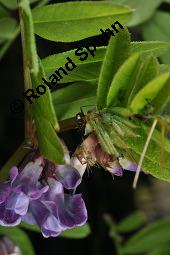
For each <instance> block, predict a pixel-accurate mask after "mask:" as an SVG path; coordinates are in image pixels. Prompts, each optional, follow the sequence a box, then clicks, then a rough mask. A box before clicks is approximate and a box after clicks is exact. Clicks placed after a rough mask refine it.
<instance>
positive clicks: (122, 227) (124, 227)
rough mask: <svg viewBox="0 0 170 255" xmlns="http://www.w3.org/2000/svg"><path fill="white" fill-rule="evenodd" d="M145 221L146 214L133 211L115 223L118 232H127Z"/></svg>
mask: <svg viewBox="0 0 170 255" xmlns="http://www.w3.org/2000/svg"><path fill="white" fill-rule="evenodd" d="M145 222H146V216H145V214H144V213H142V212H134V213H133V214H131V215H129V216H128V217H127V218H125V219H123V220H121V222H119V223H118V225H117V231H118V232H119V233H128V232H131V231H134V230H136V229H138V228H140V227H141V226H142V225H144V223H145Z"/></svg>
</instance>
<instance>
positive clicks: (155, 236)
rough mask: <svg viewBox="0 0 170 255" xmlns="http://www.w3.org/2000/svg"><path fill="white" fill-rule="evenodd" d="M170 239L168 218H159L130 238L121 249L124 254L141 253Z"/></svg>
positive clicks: (164, 243)
mask: <svg viewBox="0 0 170 255" xmlns="http://www.w3.org/2000/svg"><path fill="white" fill-rule="evenodd" d="M169 241H170V219H169V218H167V219H161V220H159V221H157V222H156V223H153V224H150V225H149V226H147V227H145V228H144V229H142V230H141V231H139V232H138V233H137V234H135V235H134V236H133V237H132V238H130V239H129V240H128V241H127V242H126V244H125V246H124V249H123V252H124V253H125V254H135V255H136V254H138V253H139V254H141V253H145V254H146V252H149V251H152V250H153V249H155V248H156V247H157V248H159V247H160V245H162V244H163V245H166V242H169Z"/></svg>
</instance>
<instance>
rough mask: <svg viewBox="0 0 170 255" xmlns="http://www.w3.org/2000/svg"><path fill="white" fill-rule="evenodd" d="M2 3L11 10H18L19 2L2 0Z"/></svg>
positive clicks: (0, 1) (0, 0)
mask: <svg viewBox="0 0 170 255" xmlns="http://www.w3.org/2000/svg"><path fill="white" fill-rule="evenodd" d="M0 3H1V4H3V5H4V6H6V7H7V8H9V9H16V8H17V0H0Z"/></svg>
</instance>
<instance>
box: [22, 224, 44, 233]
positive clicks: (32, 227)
mask: <svg viewBox="0 0 170 255" xmlns="http://www.w3.org/2000/svg"><path fill="white" fill-rule="evenodd" d="M20 227H21V228H24V229H26V230H30V231H34V232H37V233H40V232H41V231H40V229H39V227H38V225H31V224H27V223H25V222H22V223H21V224H20Z"/></svg>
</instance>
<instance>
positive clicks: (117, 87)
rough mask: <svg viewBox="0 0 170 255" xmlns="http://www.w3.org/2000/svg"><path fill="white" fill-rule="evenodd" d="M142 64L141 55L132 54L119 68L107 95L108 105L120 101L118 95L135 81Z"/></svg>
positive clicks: (110, 105)
mask: <svg viewBox="0 0 170 255" xmlns="http://www.w3.org/2000/svg"><path fill="white" fill-rule="evenodd" d="M139 65H140V55H139V54H134V55H132V56H130V57H129V58H128V59H127V60H126V61H125V62H124V63H123V65H122V66H121V67H120V68H119V70H118V72H117V73H116V75H115V77H114V78H113V81H112V83H111V86H110V89H109V92H108V95H107V107H108V108H109V107H112V106H114V105H115V104H116V102H117V101H118V95H119V93H120V92H121V94H122V91H123V92H124V91H125V90H126V89H127V88H128V86H130V85H131V84H133V83H134V81H135V78H136V75H137V72H138V68H139Z"/></svg>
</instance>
